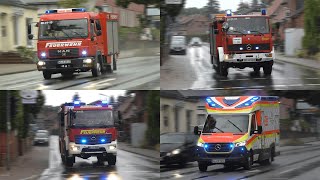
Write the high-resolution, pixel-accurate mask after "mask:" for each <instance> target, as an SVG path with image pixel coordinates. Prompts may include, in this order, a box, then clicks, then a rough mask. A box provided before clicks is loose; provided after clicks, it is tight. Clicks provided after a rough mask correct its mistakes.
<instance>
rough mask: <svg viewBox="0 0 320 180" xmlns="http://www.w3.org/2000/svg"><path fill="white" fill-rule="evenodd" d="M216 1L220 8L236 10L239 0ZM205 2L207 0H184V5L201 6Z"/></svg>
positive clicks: (245, 0) (248, 0) (244, 0)
mask: <svg viewBox="0 0 320 180" xmlns="http://www.w3.org/2000/svg"><path fill="white" fill-rule="evenodd" d="M218 1H219V3H220V9H221V10H226V9H232V11H236V10H237V8H238V5H239V3H240V1H241V0H218ZM251 1H252V0H243V2H249V3H251ZM207 3H208V0H186V5H185V7H187V8H188V7H197V8H201V7H203V6H205V5H206V4H207Z"/></svg>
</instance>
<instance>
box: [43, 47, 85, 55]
mask: <svg viewBox="0 0 320 180" xmlns="http://www.w3.org/2000/svg"><path fill="white" fill-rule="evenodd" d="M78 56H79V49H78V48H72V49H50V50H49V57H78Z"/></svg>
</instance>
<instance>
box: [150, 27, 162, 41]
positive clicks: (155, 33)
mask: <svg viewBox="0 0 320 180" xmlns="http://www.w3.org/2000/svg"><path fill="white" fill-rule="evenodd" d="M151 34H152V37H153V39H154V40H157V41H159V40H160V29H156V28H152V29H151Z"/></svg>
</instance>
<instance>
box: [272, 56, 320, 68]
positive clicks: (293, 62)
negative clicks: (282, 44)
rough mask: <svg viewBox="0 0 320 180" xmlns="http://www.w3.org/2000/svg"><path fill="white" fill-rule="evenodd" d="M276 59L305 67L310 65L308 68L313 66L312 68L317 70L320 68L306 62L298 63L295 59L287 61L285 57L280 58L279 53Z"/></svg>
mask: <svg viewBox="0 0 320 180" xmlns="http://www.w3.org/2000/svg"><path fill="white" fill-rule="evenodd" d="M276 60H277V61H281V62H286V63H291V64H295V65H299V66H304V67H308V68H312V69H317V70H318V69H320V67H314V66H309V65H307V64H306V63H298V62H295V61H287V60H284V59H279V57H278V56H277V55H276ZM310 61H315V60H310ZM319 64H320V63H319Z"/></svg>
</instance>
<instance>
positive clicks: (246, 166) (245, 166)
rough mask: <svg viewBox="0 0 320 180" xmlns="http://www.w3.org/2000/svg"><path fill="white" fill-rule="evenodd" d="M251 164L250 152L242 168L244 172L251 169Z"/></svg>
mask: <svg viewBox="0 0 320 180" xmlns="http://www.w3.org/2000/svg"><path fill="white" fill-rule="evenodd" d="M252 164H253V157H252V153H251V152H250V154H249V155H248V157H247V160H246V162H245V165H244V166H243V167H244V169H246V170H250V169H251V168H252Z"/></svg>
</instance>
